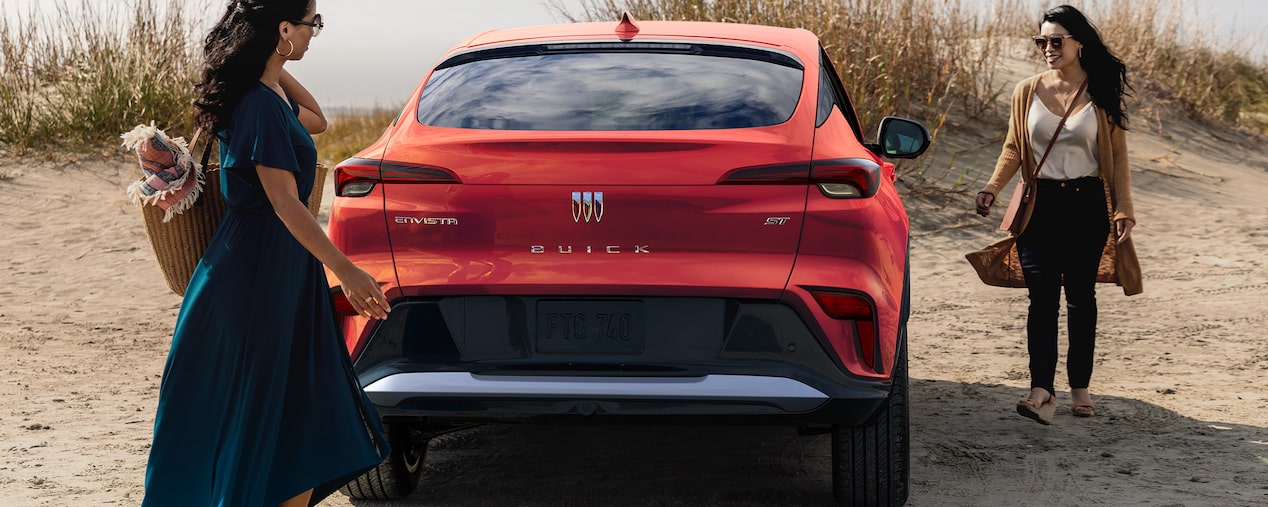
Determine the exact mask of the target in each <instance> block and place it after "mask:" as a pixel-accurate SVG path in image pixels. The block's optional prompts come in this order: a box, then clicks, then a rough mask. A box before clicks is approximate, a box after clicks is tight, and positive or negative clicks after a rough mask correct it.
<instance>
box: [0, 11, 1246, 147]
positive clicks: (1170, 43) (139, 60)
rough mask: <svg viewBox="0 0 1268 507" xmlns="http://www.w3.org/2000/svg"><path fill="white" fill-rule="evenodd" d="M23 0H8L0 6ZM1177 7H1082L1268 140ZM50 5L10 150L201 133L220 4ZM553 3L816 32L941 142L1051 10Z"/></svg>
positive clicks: (17, 76)
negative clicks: (198, 102)
mask: <svg viewBox="0 0 1268 507" xmlns="http://www.w3.org/2000/svg"><path fill="white" fill-rule="evenodd" d="M20 1H21V0H0V9H5V8H7V6H6V4H7V3H8V4H11V3H12V2H20ZM1171 4H1172V2H1164V1H1162V0H1118V1H1113V2H1108V1H1106V2H1092V5H1091V6H1090V7H1088V8H1087V12H1088V14H1089V16H1090V17H1091V18H1092V19H1093V20H1094V21H1099V22H1100V28H1101V31H1102V33H1103V34H1104V35H1105V37H1106V39H1107V42H1108V43H1109V45H1110V46H1111V47H1113V48H1115V49H1116V50H1117V51H1118V52H1119V54H1120V55H1121V56H1122V57H1123V59H1124V60H1126V61H1127V64H1128V66H1129V68H1130V69H1131V72H1132V76H1133V77H1134V82H1135V83H1137V85H1138V86H1137V93H1138V95H1140V94H1148V95H1149V96H1151V97H1152V98H1156V99H1158V100H1160V101H1162V103H1164V104H1167V105H1169V106H1174V107H1176V108H1179V109H1181V110H1184V111H1186V112H1188V113H1189V114H1191V115H1193V116H1195V117H1199V118H1202V119H1205V120H1208V121H1213V122H1223V123H1227V124H1233V125H1238V126H1241V127H1245V128H1249V129H1252V130H1254V131H1258V132H1260V133H1265V132H1268V65H1266V64H1265V62H1264V61H1262V60H1254V59H1252V58H1250V57H1248V56H1246V55H1247V53H1246V51H1245V49H1246V48H1245V47H1240V46H1233V47H1229V46H1228V45H1227V44H1225V43H1224V42H1225V41H1223V40H1222V39H1220V38H1219V37H1218V34H1214V33H1213V31H1212V30H1210V29H1203V28H1202V25H1201V24H1194V23H1193V22H1192V19H1190V18H1189V17H1187V16H1185V15H1184V14H1183V13H1180V12H1177V11H1176V9H1174V8H1172V7H1171ZM55 5H56V8H55V9H54V12H44V13H38V14H40V15H36V14H37V12H31V13H28V14H29V15H28V16H26V17H22V18H18V19H17V20H16V21H10V20H9V18H8V17H4V18H0V154H12V155H24V154H29V153H48V152H68V151H69V152H105V151H108V150H110V149H113V148H114V147H116V146H117V144H118V135H119V133H121V132H124V131H126V130H129V129H131V128H132V127H133V126H135V125H137V124H139V123H149V122H151V121H154V122H155V123H156V124H158V125H159V126H161V127H163V128H165V129H167V130H168V131H169V132H170V133H172V134H173V135H185V136H189V135H190V134H191V132H190V131H191V125H192V118H193V114H192V113H193V108H192V106H191V102H192V100H193V98H194V97H193V93H194V90H193V85H194V83H195V82H196V81H197V78H198V75H199V73H200V68H201V56H202V55H201V51H202V49H201V44H202V42H201V41H202V39H203V37H204V35H205V33H206V31H207V29H208V27H207V26H205V25H206V24H207V23H208V22H209V21H208V20H207V17H206V16H201V17H199V16H194V15H191V14H188V13H198V12H204V13H206V12H214V11H217V10H219V8H220V7H219V4H218V3H216V2H214V1H212V0H166V2H164V1H163V0H132V1H130V2H100V1H92V0H78V2H76V1H75V0H59V1H58V2H57V3H56V4H55ZM983 5H987V7H986V8H982V6H983ZM1045 5H1046V4H1045ZM552 8H553V9H555V10H556V12H557V13H558V14H560V15H561V17H562V18H564V19H570V20H574V21H586V20H616V19H618V18H619V16H620V13H621V12H622V11H624V10H627V9H628V10H629V11H631V12H632V13H633V14H634V16H635V17H636V18H638V19H674V20H705V21H725V22H736V23H755V24H766V25H775V26H789V27H802V28H805V29H808V30H810V31H813V32H814V33H816V34H818V36H819V37H820V38H821V40H822V41H823V44H824V47H825V49H826V50H827V52H828V53H829V55H830V57H831V58H832V60H833V61H834V63H835V66H836V68H837V71H838V72H839V73H840V74H841V76H842V79H843V80H844V82H845V86H846V89H847V91H848V92H849V93H850V94H851V95H852V97H851V98H852V100H853V101H854V102H855V103H856V104H857V105H858V106H859V107H858V111H859V112H860V113H861V114H862V115H863V117H862V118H861V119H862V120H863V123H864V125H865V127H866V128H869V129H870V128H874V126H875V125H876V124H877V123H878V122H879V118H880V116H881V115H883V114H900V115H906V116H910V117H913V118H916V119H920V120H922V121H924V122H925V123H926V125H928V126H929V128H930V131H931V132H932V133H933V134H934V135H935V136H937V135H938V134H940V133H941V132H942V131H943V129H944V128H946V126H947V124H948V118H957V119H958V120H957V121H960V122H962V121H965V120H968V121H972V120H974V119H978V118H988V117H986V116H984V115H998V114H999V113H1000V112H999V111H998V110H996V109H993V108H995V107H996V106H995V104H996V102H997V99H998V98H999V97H1000V95H1001V94H1004V93H1007V92H1008V90H1006V89H1005V88H1006V87H1007V85H1003V84H1000V83H999V80H998V79H996V78H995V75H996V72H997V64H998V62H999V58H1000V56H1001V55H1002V54H1003V53H1004V51H1005V50H1006V48H1008V47H1011V46H1009V44H1016V43H1017V42H1018V41H1023V43H1024V41H1025V40H1026V37H1028V36H1029V35H1032V34H1033V32H1035V31H1036V26H1037V19H1038V14H1039V13H1040V12H1042V8H1041V6H1040V5H1039V4H1038V2H1037V1H1036V0H995V1H994V2H993V3H989V2H982V1H971V0H799V1H797V0H629V1H623V2H617V1H613V0H587V1H586V2H584V3H583V4H582V7H581V8H580V10H579V11H575V12H570V11H569V10H568V9H567V8H564V7H562V6H561V4H559V2H555V3H554V4H552ZM32 9H34V8H32ZM212 17H214V16H212ZM194 18H197V19H198V21H195V20H194ZM420 77H421V76H420ZM1130 107H1131V104H1129V109H1130ZM398 111H399V110H398V109H387V108H370V109H364V110H355V109H353V110H345V109H341V110H338V111H332V112H330V113H329V114H328V117H329V119H330V130H329V131H328V132H327V133H325V134H322V135H319V136H317V142H318V148H319V150H321V152H322V158H323V160H325V161H336V162H337V161H339V160H342V157H344V156H346V155H349V154H352V153H355V152H356V151H357V150H358V149H360V148H362V147H364V146H366V145H369V144H370V143H372V142H373V141H374V140H375V139H377V138H378V137H379V135H380V134H381V133H382V132H383V129H384V128H385V127H387V125H388V124H390V123H391V121H392V119H393V118H394V117H395V116H396V114H397V113H398ZM988 119H990V120H991V121H992V123H993V124H998V125H999V126H1000V128H1002V126H1003V122H1000V121H996V119H995V118H994V117H990V118H988Z"/></svg>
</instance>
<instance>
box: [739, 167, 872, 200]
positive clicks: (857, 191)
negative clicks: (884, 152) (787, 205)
mask: <svg viewBox="0 0 1268 507" xmlns="http://www.w3.org/2000/svg"><path fill="white" fill-rule="evenodd" d="M880 183H881V166H880V164H878V163H876V162H875V161H872V160H869V159H866V158H841V159H833V160H814V161H810V162H802V163H796V164H778V165H768V166H754V167H741V168H739V169H733V170H731V171H729V172H727V173H726V174H724V175H722V177H721V178H719V179H718V184H719V185H806V184H815V185H818V186H819V190H820V191H822V192H823V195H825V196H827V197H831V198H834V199H851V198H855V199H857V198H866V197H871V196H873V195H876V191H877V190H879V189H880Z"/></svg>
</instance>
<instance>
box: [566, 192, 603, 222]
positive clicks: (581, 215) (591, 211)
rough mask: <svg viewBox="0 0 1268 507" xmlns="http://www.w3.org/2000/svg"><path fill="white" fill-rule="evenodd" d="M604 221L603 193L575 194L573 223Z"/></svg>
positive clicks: (573, 194)
mask: <svg viewBox="0 0 1268 507" xmlns="http://www.w3.org/2000/svg"><path fill="white" fill-rule="evenodd" d="M582 220H585V221H586V222H589V221H591V220H594V221H595V222H599V221H601V220H603V192H573V193H572V221H573V222H581V221H582Z"/></svg>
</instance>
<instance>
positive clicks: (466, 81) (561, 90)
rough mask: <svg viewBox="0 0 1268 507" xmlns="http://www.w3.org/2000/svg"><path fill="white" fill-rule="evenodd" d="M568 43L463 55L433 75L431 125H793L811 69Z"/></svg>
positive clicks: (690, 52) (712, 50) (703, 52)
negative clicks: (803, 83) (807, 71)
mask: <svg viewBox="0 0 1268 507" xmlns="http://www.w3.org/2000/svg"><path fill="white" fill-rule="evenodd" d="M631 46H632V45H629V44H625V45H622V44H567V45H553V46H550V45H547V46H527V47H516V48H511V49H505V48H504V49H500V50H489V51H486V52H484V53H474V54H465V55H459V56H457V57H454V58H452V59H450V60H449V61H446V62H444V63H442V64H441V65H440V66H438V67H437V69H436V70H435V71H434V72H433V73H432V76H431V79H430V80H429V81H428V83H427V85H426V88H425V89H424V91H423V95H422V98H421V99H420V100H419V105H418V121H419V122H420V123H422V124H424V125H431V126H437V127H451V128H466V129H494V130H700V129H735V128H749V127H764V126H770V125H777V124H780V123H783V122H785V121H788V119H789V118H790V117H791V116H792V113H793V110H795V109H796V107H797V103H798V101H799V100H800V96H801V88H802V79H803V74H804V70H803V67H802V65H801V63H800V62H798V61H797V60H796V59H794V58H792V57H791V56H787V55H784V54H782V53H776V52H771V51H765V50H760V49H752V48H736V47H729V46H722V47H718V46H700V45H690V44H663V45H659V44H648V43H645V44H638V45H637V46H636V47H631Z"/></svg>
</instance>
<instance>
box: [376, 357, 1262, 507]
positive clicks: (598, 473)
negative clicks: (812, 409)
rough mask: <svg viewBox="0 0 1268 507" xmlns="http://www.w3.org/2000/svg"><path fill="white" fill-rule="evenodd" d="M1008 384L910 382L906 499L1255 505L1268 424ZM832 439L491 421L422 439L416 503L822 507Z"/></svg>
mask: <svg viewBox="0 0 1268 507" xmlns="http://www.w3.org/2000/svg"><path fill="white" fill-rule="evenodd" d="M1018 392H1020V391H1019V389H1018V388H1017V387H1016V386H1005V385H997V384H992V385H988V384H966V383H960V382H948V381H935V380H921V379H913V380H912V402H913V403H912V438H913V443H912V453H911V454H912V480H911V487H912V494H911V500H910V502H909V503H908V505H911V506H941V505H1088V504H1092V505H1185V506H1189V505H1263V504H1264V503H1265V502H1268V489H1265V486H1266V485H1268V481H1265V480H1264V479H1265V477H1268V443H1266V442H1265V440H1268V430H1266V429H1265V428H1263V427H1254V426H1242V425H1233V424H1223V423H1218V422H1211V421H1199V420H1195V419H1191V418H1187V417H1184V416H1182V415H1180V414H1178V413H1176V412H1174V411H1171V410H1167V409H1165V408H1162V407H1159V406H1157V405H1152V404H1149V403H1145V402H1141V401H1137V400H1133V399H1128V398H1116V397H1111V396H1101V397H1098V398H1097V403H1098V406H1097V411H1098V414H1097V416H1095V417H1092V418H1087V419H1084V418H1075V417H1073V416H1072V415H1070V413H1069V409H1068V403H1069V400H1068V396H1066V395H1064V394H1059V395H1058V401H1059V402H1062V403H1064V405H1058V406H1059V407H1062V409H1061V410H1059V411H1058V415H1057V417H1056V418H1055V420H1054V423H1053V425H1051V426H1042V425H1039V424H1036V423H1034V422H1032V421H1029V420H1027V419H1023V418H1021V417H1019V416H1017V415H1016V414H1015V413H1014V412H1013V403H1014V402H1015V401H1016V400H1015V398H1016V397H1017V394H1018ZM829 442H830V437H829V436H828V435H814V436H799V435H798V434H797V432H796V431H794V429H793V428H787V427H764V426H757V427H754V426H739V427H736V426H724V427H718V426H607V425H600V426H585V425H576V426H553V425H552V426H547V425H489V426H481V427H478V428H474V429H471V430H467V431H464V432H460V433H454V434H450V435H446V436H443V437H439V438H437V439H435V440H434V441H433V443H432V446H431V449H430V451H429V455H428V457H427V464H426V466H427V470H426V472H425V475H424V478H423V481H422V484H421V485H420V486H419V489H418V490H417V491H415V492H414V494H413V495H411V496H410V497H409V498H407V499H405V500H401V501H394V502H361V501H356V502H353V503H354V505H357V506H367V507H368V506H372V505H373V506H412V505H448V506H467V505H472V506H474V505H658V506H668V505H832V495H831V492H830V487H831V471H830V468H831V467H830V463H831V460H830V456H829V449H830V445H829Z"/></svg>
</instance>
